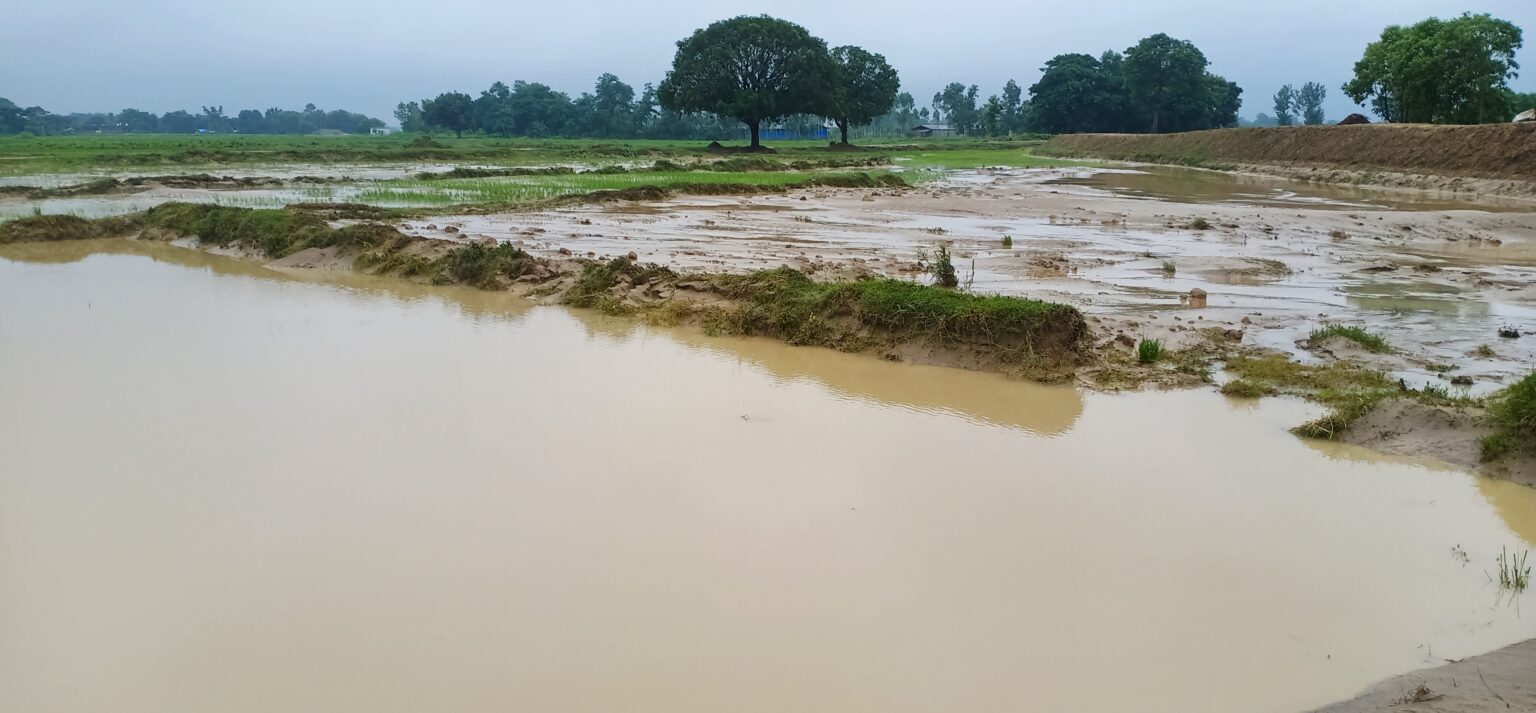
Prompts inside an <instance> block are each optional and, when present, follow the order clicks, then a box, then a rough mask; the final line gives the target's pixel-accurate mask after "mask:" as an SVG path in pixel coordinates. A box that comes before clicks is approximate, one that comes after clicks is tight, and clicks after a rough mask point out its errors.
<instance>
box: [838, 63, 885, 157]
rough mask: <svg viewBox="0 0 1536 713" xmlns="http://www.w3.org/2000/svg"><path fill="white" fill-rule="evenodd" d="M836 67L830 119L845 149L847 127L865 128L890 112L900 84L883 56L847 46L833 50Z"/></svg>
mask: <svg viewBox="0 0 1536 713" xmlns="http://www.w3.org/2000/svg"><path fill="white" fill-rule="evenodd" d="M832 61H833V62H834V63H835V64H836V65H837V82H836V85H835V86H834V87H833V94H832V105H831V109H830V111H829V115H830V116H831V118H832V120H833V121H835V122H837V129H838V131H839V132H840V133H841V134H842V143H843V145H845V146H846V145H847V144H848V127H849V126H850V125H852V126H862V125H864V124H868V123H869V122H871V121H874V120H875V118H876V117H878V116H881V115H883V114H885V113H887V112H889V111H890V110H891V107H892V106H893V105H894V104H895V102H896V92H897V90H899V89H901V80H900V79H899V78H898V77H897V76H896V70H895V69H892V68H891V65H890V64H888V63H887V62H886V61H885V57H884V56H883V55H878V54H874V53H872V52H868V51H866V50H864V49H862V48H860V47H853V46H851V45H845V46H842V47H838V48H835V49H833V50H832Z"/></svg>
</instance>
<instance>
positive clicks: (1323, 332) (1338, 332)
mask: <svg viewBox="0 0 1536 713" xmlns="http://www.w3.org/2000/svg"><path fill="white" fill-rule="evenodd" d="M1330 337H1343V338H1344V339H1348V340H1349V341H1351V342H1354V343H1356V344H1359V345H1360V346H1361V347H1362V348H1364V349H1365V350H1366V351H1368V352H1371V353H1372V354H1387V353H1390V352H1391V351H1392V346H1391V345H1390V344H1387V340H1385V339H1383V338H1382V337H1381V335H1378V334H1372V333H1371V332H1367V331H1365V330H1364V329H1361V328H1360V327H1349V326H1345V325H1342V324H1325V325H1323V326H1321V327H1318V328H1317V329H1314V330H1312V335H1311V337H1310V339H1311V342H1312V344H1313V345H1317V344H1321V343H1322V342H1323V341H1324V340H1326V339H1328V338H1330Z"/></svg>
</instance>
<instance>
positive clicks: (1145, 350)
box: [1136, 338, 1163, 364]
mask: <svg viewBox="0 0 1536 713" xmlns="http://www.w3.org/2000/svg"><path fill="white" fill-rule="evenodd" d="M1162 358H1163V342H1162V340H1160V339H1147V338H1143V339H1142V340H1141V341H1139V342H1137V343H1136V361H1139V362H1141V363H1143V364H1156V363H1157V362H1158V361H1159V360H1161V359H1162Z"/></svg>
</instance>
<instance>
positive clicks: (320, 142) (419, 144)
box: [0, 134, 1059, 176]
mask: <svg viewBox="0 0 1536 713" xmlns="http://www.w3.org/2000/svg"><path fill="white" fill-rule="evenodd" d="M1038 143H1039V142H1038V141H997V140H986V141H984V140H971V139H912V140H908V139H889V140H882V141H874V140H871V141H869V142H866V143H863V144H860V145H859V149H860V150H862V151H864V152H867V153H876V154H879V155H886V156H890V157H892V158H896V157H903V158H906V159H909V160H910V163H908V164H907V165H909V166H911V167H913V168H971V167H977V166H990V165H1006V166H1029V165H1037V164H1039V163H1042V162H1040V161H1038V160H1037V159H1032V158H1031V157H1029V156H1028V154H1027V153H1026V149H1027V148H1028V147H1030V146H1032V145H1035V144H1038ZM707 144H708V142H706V141H653V140H611V141H609V140H600V139H498V138H485V137H466V138H463V139H454V138H442V137H433V138H432V140H431V141H430V142H425V141H421V139H420V137H419V136H414V135H403V134H396V135H392V136H335V137H330V136H257V135H244V136H240V135H230V134H221V135H203V136H197V135H184V134H117V135H91V136H46V137H25V138H22V137H15V136H9V137H0V175H10V176H16V175H27V174H36V173H62V172H82V171H111V170H114V169H116V170H134V171H153V170H156V169H163V170H167V171H186V170H189V169H197V168H203V167H208V168H215V167H219V166H261V165H285V164H346V163H396V164H398V163H455V164H480V165H491V166H535V165H550V164H561V163H613V162H619V161H631V162H642V161H652V160H655V159H658V158H688V157H704V156H708V155H709V154H708V153H707V152H706V151H705V149H704V147H705V146H706V145H707ZM770 146H771V147H772V148H774V149H775V150H776V151H777V152H778V153H777V154H776V157H778V158H785V159H795V158H808V157H826V156H829V155H837V154H839V153H845V152H843V151H834V150H831V149H829V148H828V146H827V144H826V142H823V141H781V142H771V143H770ZM1057 162H1058V163H1059V161H1057Z"/></svg>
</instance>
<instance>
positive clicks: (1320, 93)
mask: <svg viewBox="0 0 1536 713" xmlns="http://www.w3.org/2000/svg"><path fill="white" fill-rule="evenodd" d="M1327 97H1328V89H1327V88H1326V87H1324V86H1323V85H1321V84H1318V83H1317V82H1307V83H1306V84H1303V85H1301V89H1300V90H1297V89H1296V88H1295V87H1293V86H1291V85H1289V84H1287V85H1285V86H1283V87H1280V90H1279V91H1277V92H1275V125H1276V126H1290V125H1292V124H1294V123H1296V115H1297V114H1300V115H1301V118H1302V123H1303V124H1306V125H1307V126H1317V125H1319V124H1322V123H1323V119H1324V118H1325V117H1324V114H1323V100H1324V99H1326V98H1327Z"/></svg>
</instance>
